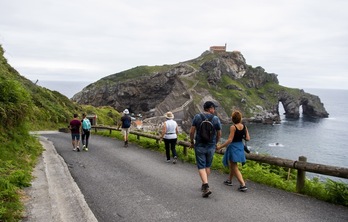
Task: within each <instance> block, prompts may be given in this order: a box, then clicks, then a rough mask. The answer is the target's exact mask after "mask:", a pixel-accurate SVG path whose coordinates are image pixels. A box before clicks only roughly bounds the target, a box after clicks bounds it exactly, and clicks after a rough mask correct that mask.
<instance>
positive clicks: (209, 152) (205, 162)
mask: <svg viewBox="0 0 348 222" xmlns="http://www.w3.org/2000/svg"><path fill="white" fill-rule="evenodd" d="M214 153H215V145H213V146H211V147H202V146H195V154H196V163H197V167H198V169H199V170H201V169H204V168H210V167H211V164H212V163H213V157H214Z"/></svg>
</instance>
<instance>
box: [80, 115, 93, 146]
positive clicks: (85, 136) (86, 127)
mask: <svg viewBox="0 0 348 222" xmlns="http://www.w3.org/2000/svg"><path fill="white" fill-rule="evenodd" d="M81 123H82V138H81V141H82V145H83V146H82V149H83V150H84V151H88V141H89V136H90V134H91V132H90V131H91V122H90V121H89V119H87V117H86V113H83V114H82V120H81Z"/></svg>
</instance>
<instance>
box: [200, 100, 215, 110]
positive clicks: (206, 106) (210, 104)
mask: <svg viewBox="0 0 348 222" xmlns="http://www.w3.org/2000/svg"><path fill="white" fill-rule="evenodd" d="M211 107H214V108H216V107H218V106H217V105H215V104H214V103H213V102H212V101H206V102H205V103H204V105H203V108H204V109H209V108H211Z"/></svg>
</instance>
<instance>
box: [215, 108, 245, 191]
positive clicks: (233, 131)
mask: <svg viewBox="0 0 348 222" xmlns="http://www.w3.org/2000/svg"><path fill="white" fill-rule="evenodd" d="M232 122H233V125H232V126H231V127H230V134H229V136H228V139H227V141H226V142H225V143H224V144H222V145H219V146H217V150H220V149H221V148H223V147H225V146H227V149H226V151H225V154H224V157H223V160H222V161H223V164H224V165H225V166H229V168H230V173H229V178H228V179H227V180H226V181H224V184H225V185H228V186H232V178H233V176H235V177H236V178H237V179H238V181H239V183H240V186H239V188H238V190H239V191H246V190H247V189H248V188H247V187H246V185H245V181H244V179H243V176H242V174H241V172H240V171H239V169H238V163H245V161H246V159H245V153H244V143H243V141H242V140H243V139H245V140H246V141H248V140H250V135H249V131H248V129H247V127H246V126H245V125H244V124H242V113H241V112H239V111H234V112H233V113H232Z"/></svg>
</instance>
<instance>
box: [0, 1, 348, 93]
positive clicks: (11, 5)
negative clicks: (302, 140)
mask: <svg viewBox="0 0 348 222" xmlns="http://www.w3.org/2000/svg"><path fill="white" fill-rule="evenodd" d="M347 6H348V2H346V1H344V0H333V1H330V2H326V1H321V2H320V1H319V2H318V1H314V0H308V1H299V0H294V1H276V0H266V1H256V0H244V1H242V0H236V1H228V0H221V1H218V2H217V3H215V2H214V3H212V2H211V1H205V0H201V1H198V0H192V1H183V0H178V1H171V2H168V1H159V0H149V1H121V0H103V1H96V0H84V1H82V0H75V1H67V0H61V1H53V0H32V1H25V0H12V1H1V2H0V44H2V46H3V48H4V49H5V50H6V53H5V56H6V58H7V59H8V61H9V63H10V64H11V65H12V66H13V67H14V68H16V69H17V70H18V71H19V72H20V73H21V74H22V75H24V76H26V77H28V78H29V79H38V78H40V79H41V78H44V79H45V80H50V79H51V80H56V79H61V77H62V76H70V77H72V78H73V79H80V78H87V79H89V80H90V81H91V82H92V81H96V80H98V79H100V78H103V77H105V76H107V75H110V74H113V73H117V72H120V71H123V70H126V69H130V68H133V67H135V66H138V65H163V64H174V63H178V62H181V61H186V60H189V59H193V58H196V57H198V56H199V55H200V54H201V53H203V52H204V51H205V50H207V49H208V48H209V47H210V46H211V45H224V44H225V43H227V49H228V50H229V51H233V50H239V51H241V52H242V54H243V55H244V57H245V58H246V60H247V63H248V64H250V65H252V66H262V67H264V68H265V69H266V71H267V72H271V73H276V74H278V78H279V80H280V83H281V84H282V85H285V86H291V87H297V88H306V87H308V86H311V85H315V86H316V88H345V89H348V80H347V78H346V76H347V74H346V70H347V68H348V65H347V63H346V62H345V61H344V59H345V58H347V56H348V55H347V54H348V42H347V41H346V39H347V38H348V22H347V21H348V14H347V13H346V12H345V9H346V8H347ZM330 75H331V76H335V78H329V77H328V76H330ZM336 77H337V78H336ZM313 79H315V80H313ZM313 82H315V84H312V83H313Z"/></svg>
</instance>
